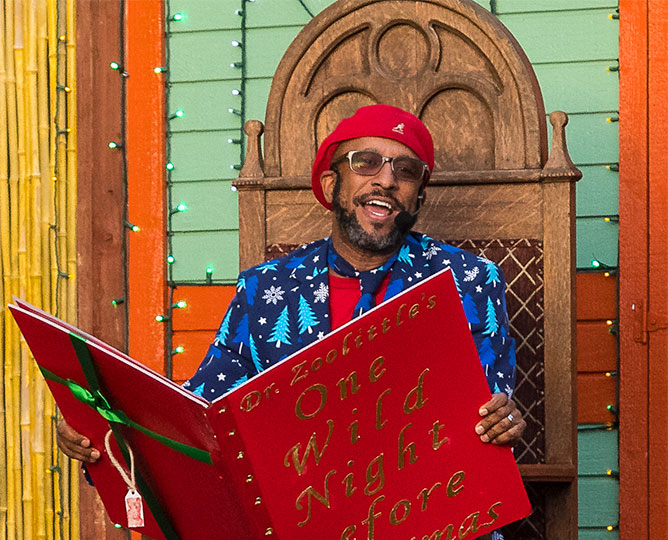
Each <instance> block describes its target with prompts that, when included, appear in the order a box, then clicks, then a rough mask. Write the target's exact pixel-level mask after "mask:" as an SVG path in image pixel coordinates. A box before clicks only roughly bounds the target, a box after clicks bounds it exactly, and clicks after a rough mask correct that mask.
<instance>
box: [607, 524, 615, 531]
mask: <svg viewBox="0 0 668 540" xmlns="http://www.w3.org/2000/svg"><path fill="white" fill-rule="evenodd" d="M606 529H608V530H609V531H614V530H615V528H614V527H613V526H612V525H608V526H607V527H606Z"/></svg>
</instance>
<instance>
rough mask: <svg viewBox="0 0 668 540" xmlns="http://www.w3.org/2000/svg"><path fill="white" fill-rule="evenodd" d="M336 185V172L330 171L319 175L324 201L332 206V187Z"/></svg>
mask: <svg viewBox="0 0 668 540" xmlns="http://www.w3.org/2000/svg"><path fill="white" fill-rule="evenodd" d="M335 185H336V172H335V171H332V170H327V171H323V172H322V174H320V187H321V188H322V193H323V195H324V196H325V200H326V201H327V202H328V203H329V204H332V201H333V200H334V186H335Z"/></svg>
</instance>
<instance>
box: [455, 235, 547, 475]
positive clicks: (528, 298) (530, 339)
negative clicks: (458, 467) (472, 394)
mask: <svg viewBox="0 0 668 540" xmlns="http://www.w3.org/2000/svg"><path fill="white" fill-rule="evenodd" d="M452 243H453V244H455V245H456V246H458V247H461V248H462V249H466V250H467V251H470V252H472V253H477V254H479V255H481V256H483V257H485V258H487V259H489V260H491V261H494V262H495V263H497V264H499V265H500V266H501V268H502V269H503V273H504V275H505V277H506V283H507V289H506V303H507V309H508V317H509V318H510V335H511V336H513V337H514V338H515V340H516V344H517V379H516V381H515V394H514V399H515V401H516V402H517V405H518V407H519V408H520V410H521V411H522V414H523V415H524V418H525V420H526V422H527V429H526V431H525V432H524V436H523V437H522V440H521V441H520V442H519V443H517V444H516V445H515V458H516V460H517V462H518V463H543V462H544V461H545V394H544V388H545V358H544V347H543V345H544V341H545V338H544V333H543V246H542V242H539V241H536V240H527V239H521V240H462V241H459V242H452Z"/></svg>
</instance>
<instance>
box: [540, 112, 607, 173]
mask: <svg viewBox="0 0 668 540" xmlns="http://www.w3.org/2000/svg"><path fill="white" fill-rule="evenodd" d="M567 112H568V111H567ZM607 118H610V114H606V113H585V114H572V115H570V116H569V120H568V125H567V126H566V140H567V141H568V151H569V153H570V155H571V159H572V160H573V161H574V162H575V164H576V165H593V164H600V165H607V164H610V163H617V162H618V161H619V122H612V123H610V122H608V121H607ZM548 132H549V139H550V144H552V130H551V129H550V130H548Z"/></svg>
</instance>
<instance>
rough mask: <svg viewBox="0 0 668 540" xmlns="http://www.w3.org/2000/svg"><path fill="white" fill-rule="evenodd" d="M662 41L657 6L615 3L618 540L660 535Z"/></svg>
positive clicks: (667, 86)
mask: <svg viewBox="0 0 668 540" xmlns="http://www.w3.org/2000/svg"><path fill="white" fill-rule="evenodd" d="M667 36H668V5H666V4H665V2H663V1H662V0H620V99H619V103H620V178H619V199H620V208H619V214H620V231H619V245H620V250H619V273H620V306H619V313H620V453H619V460H620V538H621V539H622V540H643V539H647V540H648V539H649V538H650V537H651V534H652V533H654V532H655V531H666V530H668V517H667V513H668V472H667V470H668V466H667V464H666V459H665V444H666V442H667V441H668V412H667V407H668V397H667V396H668V388H667V386H668V371H667V369H666V360H665V359H666V350H667V348H668V347H667V344H668V340H667V337H668V330H666V328H665V326H666V324H667V323H668V315H667V312H666V305H667V302H668V270H667V265H668V262H667V261H668V256H667V251H668V250H667V249H666V246H667V244H668V233H667V225H666V215H667V212H668V197H667V196H666V191H667V187H666V176H667V174H668V155H667V153H666V148H668V130H667V129H666V127H665V123H664V118H665V116H666V114H667V113H668V103H667V100H666V97H667V96H668V76H667V75H666V68H667V67H668V66H667V64H668V54H667V53H666V50H668V38H667ZM659 534H660V533H659Z"/></svg>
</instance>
